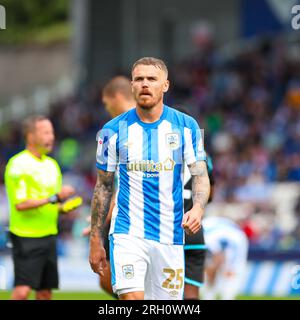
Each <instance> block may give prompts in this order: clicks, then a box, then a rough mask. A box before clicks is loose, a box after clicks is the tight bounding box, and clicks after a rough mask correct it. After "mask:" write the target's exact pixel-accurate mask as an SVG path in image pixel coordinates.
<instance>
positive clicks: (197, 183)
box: [188, 161, 210, 209]
mask: <svg viewBox="0 0 300 320" xmlns="http://www.w3.org/2000/svg"><path fill="white" fill-rule="evenodd" d="M188 167H189V169H190V173H191V175H192V197H193V206H197V205H199V206H200V207H201V209H204V208H205V206H206V204H207V201H208V198H209V193H210V183H209V177H208V173H207V165H206V162H205V161H197V162H194V163H192V164H190V165H189V166H188Z"/></svg>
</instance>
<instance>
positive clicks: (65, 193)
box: [57, 186, 75, 201]
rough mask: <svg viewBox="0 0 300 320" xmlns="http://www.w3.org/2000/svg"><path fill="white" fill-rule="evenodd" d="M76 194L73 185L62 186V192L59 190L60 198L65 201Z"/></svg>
mask: <svg viewBox="0 0 300 320" xmlns="http://www.w3.org/2000/svg"><path fill="white" fill-rule="evenodd" d="M74 194H75V189H74V188H73V187H72V186H62V188H61V190H60V192H58V194H57V195H58V198H59V200H60V201H63V200H65V199H67V198H69V197H71V196H72V195H74Z"/></svg>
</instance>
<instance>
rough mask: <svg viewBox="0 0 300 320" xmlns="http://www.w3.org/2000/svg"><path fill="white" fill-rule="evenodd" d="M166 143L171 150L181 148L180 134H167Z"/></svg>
mask: <svg viewBox="0 0 300 320" xmlns="http://www.w3.org/2000/svg"><path fill="white" fill-rule="evenodd" d="M166 143H167V146H168V147H169V149H171V150H176V149H178V148H179V134H178V133H167V134H166Z"/></svg>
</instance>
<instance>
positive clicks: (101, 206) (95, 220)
mask: <svg viewBox="0 0 300 320" xmlns="http://www.w3.org/2000/svg"><path fill="white" fill-rule="evenodd" d="M113 181H114V172H106V171H102V170H98V176H97V183H96V186H95V190H94V195H93V199H92V205H91V217H92V219H91V237H93V236H95V235H99V234H101V233H102V231H103V226H104V222H105V219H106V216H107V214H108V212H109V207H110V201H111V198H112V194H113Z"/></svg>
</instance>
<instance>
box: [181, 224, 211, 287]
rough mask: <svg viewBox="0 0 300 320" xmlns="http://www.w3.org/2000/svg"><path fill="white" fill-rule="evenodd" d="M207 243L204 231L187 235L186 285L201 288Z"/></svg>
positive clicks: (185, 246) (185, 250)
mask: <svg viewBox="0 0 300 320" xmlns="http://www.w3.org/2000/svg"><path fill="white" fill-rule="evenodd" d="M205 252H206V249H205V242H204V236H203V229H202V228H201V229H200V230H199V232H197V233H196V234H194V235H187V234H186V235H185V245H184V255H185V283H186V284H191V285H194V286H197V287H201V286H202V285H203V281H204V261H205Z"/></svg>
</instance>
